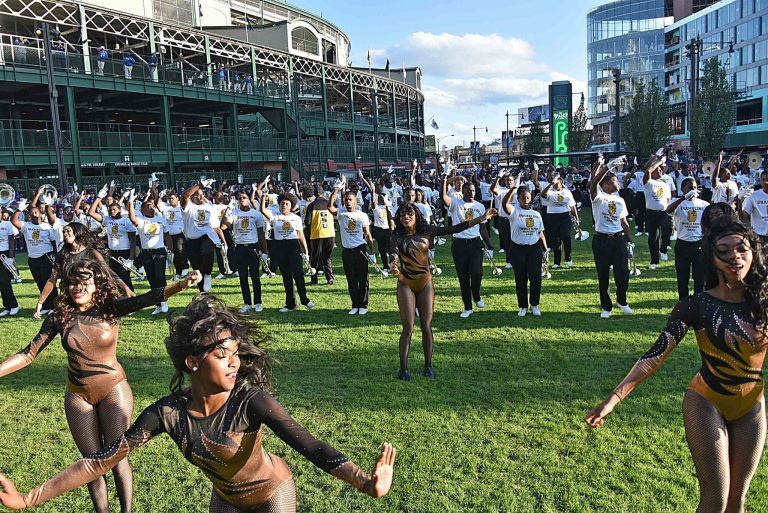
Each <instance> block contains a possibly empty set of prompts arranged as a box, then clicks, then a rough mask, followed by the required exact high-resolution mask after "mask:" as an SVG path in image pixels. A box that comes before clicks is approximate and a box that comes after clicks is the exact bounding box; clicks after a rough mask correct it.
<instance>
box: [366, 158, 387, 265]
mask: <svg viewBox="0 0 768 513" xmlns="http://www.w3.org/2000/svg"><path fill="white" fill-rule="evenodd" d="M360 179H361V180H362V181H363V183H365V184H366V186H367V187H368V189H369V190H370V191H371V207H372V210H373V227H372V229H371V235H372V236H373V239H374V240H375V241H376V247H377V249H378V250H379V258H381V268H382V270H383V271H384V273H383V274H384V277H385V278H386V277H387V275H388V272H387V269H389V245H390V244H389V240H390V238H391V237H392V223H393V221H392V202H391V201H390V200H389V198H388V197H387V195H386V194H384V193H383V192H380V191H377V190H376V189H375V187H374V185H373V183H372V182H369V181H368V180H366V179H365V177H363V172H362V171H361V172H360Z"/></svg>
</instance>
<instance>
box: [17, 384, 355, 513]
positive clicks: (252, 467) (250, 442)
mask: <svg viewBox="0 0 768 513" xmlns="http://www.w3.org/2000/svg"><path fill="white" fill-rule="evenodd" d="M188 401H189V397H187V396H185V395H171V396H167V397H165V398H163V399H161V400H159V401H157V402H156V403H154V404H153V405H151V406H149V407H148V408H147V409H145V410H144V411H143V412H142V413H141V415H139V417H138V418H137V419H136V422H135V423H134V424H133V425H132V426H131V427H130V428H129V429H128V431H126V432H125V434H123V436H121V437H120V438H118V439H117V440H115V442H114V443H112V444H111V445H109V446H108V447H106V448H105V449H104V450H102V451H100V452H98V453H96V454H92V455H90V456H88V457H86V458H83V459H82V460H80V461H78V462H76V463H74V464H72V465H71V466H70V467H68V468H67V469H66V470H64V471H63V472H61V473H60V474H59V475H57V476H55V477H54V478H53V479H51V480H49V481H47V482H46V483H44V484H43V485H41V486H39V487H37V488H35V489H33V490H32V491H30V492H29V493H28V494H26V495H25V496H24V500H25V503H26V504H27V505H28V506H35V505H38V504H41V503H43V502H45V501H47V500H49V499H51V498H53V497H56V496H58V495H61V494H62V493H64V492H66V491H68V490H71V489H73V488H76V487H78V486H82V485H83V484H85V483H88V482H90V481H92V480H94V479H96V478H98V477H99V476H100V475H102V474H104V473H106V472H107V471H109V469H110V468H112V467H114V466H115V465H116V464H117V463H118V462H119V461H120V460H122V459H123V458H125V457H127V456H128V454H129V453H130V452H131V451H133V450H134V449H137V448H139V447H141V446H142V445H144V444H146V443H147V442H148V441H149V440H150V439H151V438H152V437H155V436H157V435H159V434H161V433H167V434H168V435H170V437H171V438H172V439H173V440H174V441H175V442H176V445H177V446H178V448H179V450H180V451H181V452H182V453H183V454H184V458H185V459H186V460H187V461H189V462H190V463H192V464H193V465H195V466H196V467H198V468H200V469H201V470H202V471H203V473H204V474H205V476H206V477H207V478H208V479H209V480H210V481H211V482H212V483H213V489H214V492H215V493H216V494H218V495H219V497H221V498H222V499H224V500H225V501H226V502H228V503H229V504H231V505H233V506H235V507H236V508H238V509H240V510H242V511H254V510H256V509H258V508H259V506H261V505H262V504H264V503H265V502H266V501H268V500H269V498H270V497H271V496H272V495H273V494H274V493H275V491H276V490H277V489H278V488H279V487H280V485H281V484H282V483H283V482H285V481H287V480H288V479H290V478H291V471H290V469H289V468H288V466H287V465H286V463H285V462H284V461H283V460H282V459H280V458H279V457H277V456H275V455H273V454H269V453H267V452H266V451H264V448H263V447H262V435H263V426H264V425H266V426H268V427H269V428H270V429H271V430H272V431H273V432H274V433H275V434H276V435H277V436H279V437H280V438H281V439H282V440H283V441H284V442H285V443H287V444H288V445H290V446H291V447H292V448H293V449H295V450H296V451H298V452H299V453H301V454H302V455H303V456H304V457H305V458H307V459H308V460H310V461H311V462H312V463H314V464H315V465H317V466H318V467H319V468H321V469H322V470H324V471H326V472H328V473H332V474H333V475H335V476H336V477H338V478H340V479H342V480H344V481H347V482H349V483H350V484H352V485H353V486H355V487H356V488H358V489H362V488H363V485H364V484H365V482H367V481H368V479H369V478H368V477H367V476H366V475H365V473H363V472H361V471H360V469H359V468H358V467H357V465H355V464H354V463H352V462H351V461H349V460H348V459H347V457H346V456H344V455H343V454H342V453H340V452H339V451H337V450H336V449H334V448H333V447H331V446H330V445H328V444H326V443H325V442H322V441H320V440H317V439H316V438H315V437H314V436H312V435H311V434H310V433H309V432H308V431H307V430H305V429H304V428H303V427H302V426H301V425H299V424H298V423H297V422H296V421H295V420H294V419H293V418H292V417H291V416H290V415H289V414H288V412H286V411H285V409H284V408H283V407H282V405H281V404H280V403H279V402H277V400H275V399H274V398H273V397H272V396H271V395H270V394H268V393H267V392H264V391H262V390H259V389H256V388H244V389H242V390H240V391H235V392H232V393H231V394H230V396H229V398H228V399H227V402H226V403H225V404H224V406H222V407H221V408H220V409H219V410H218V411H217V412H215V413H213V414H212V415H209V416H208V417H204V418H198V417H193V416H192V415H190V414H189V412H188V411H187V407H186V405H187V403H188Z"/></svg>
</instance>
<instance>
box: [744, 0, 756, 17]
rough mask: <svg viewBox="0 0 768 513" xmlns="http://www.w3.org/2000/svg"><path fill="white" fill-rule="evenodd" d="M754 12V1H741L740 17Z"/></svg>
mask: <svg viewBox="0 0 768 513" xmlns="http://www.w3.org/2000/svg"><path fill="white" fill-rule="evenodd" d="M754 12H755V0H742V1H741V15H742V16H749V15H750V14H752V13H754Z"/></svg>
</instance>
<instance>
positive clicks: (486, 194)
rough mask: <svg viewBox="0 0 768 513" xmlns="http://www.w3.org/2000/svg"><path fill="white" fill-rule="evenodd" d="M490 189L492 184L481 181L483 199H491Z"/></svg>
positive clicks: (481, 196)
mask: <svg viewBox="0 0 768 513" xmlns="http://www.w3.org/2000/svg"><path fill="white" fill-rule="evenodd" d="M490 189H491V184H489V183H487V182H480V199H481V200H482V201H491V192H490ZM425 195H426V194H425Z"/></svg>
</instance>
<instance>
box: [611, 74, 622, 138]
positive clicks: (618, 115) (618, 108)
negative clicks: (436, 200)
mask: <svg viewBox="0 0 768 513" xmlns="http://www.w3.org/2000/svg"><path fill="white" fill-rule="evenodd" d="M611 74H612V75H613V83H614V84H616V112H615V113H614V123H615V139H616V140H615V143H616V151H621V103H620V102H621V97H620V95H619V86H620V85H621V79H622V76H621V70H620V69H619V68H614V69H612V70H611Z"/></svg>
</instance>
